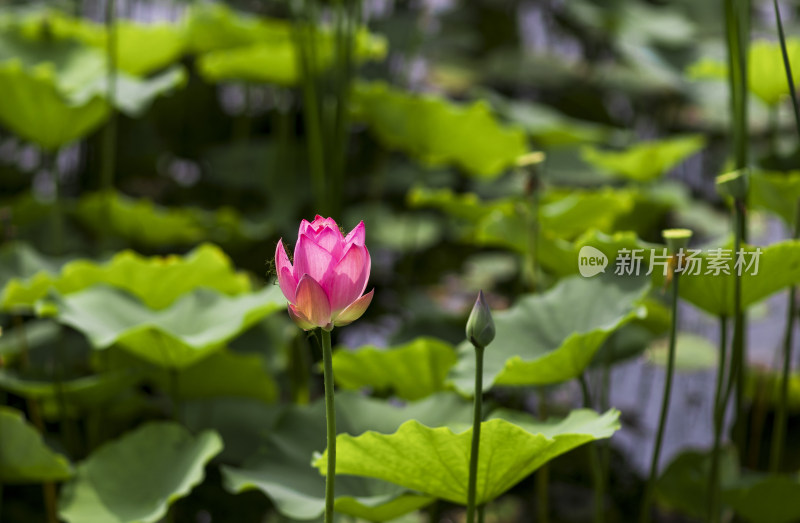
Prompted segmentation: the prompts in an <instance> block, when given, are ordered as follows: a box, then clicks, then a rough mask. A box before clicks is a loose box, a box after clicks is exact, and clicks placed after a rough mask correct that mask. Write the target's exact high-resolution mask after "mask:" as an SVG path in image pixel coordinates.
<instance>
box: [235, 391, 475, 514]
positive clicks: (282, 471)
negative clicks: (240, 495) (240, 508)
mask: <svg viewBox="0 0 800 523" xmlns="http://www.w3.org/2000/svg"><path fill="white" fill-rule="evenodd" d="M470 410H471V408H470V405H469V404H468V403H466V402H464V401H463V400H461V399H460V398H459V397H458V396H456V395H454V394H437V395H434V396H431V397H429V398H427V399H425V400H423V401H420V402H416V403H410V404H408V405H407V406H405V407H398V406H396V405H392V404H389V403H386V402H384V401H380V400H375V399H371V398H367V397H364V396H360V395H357V394H353V393H340V394H337V396H336V423H337V430H338V432H339V433H340V434H342V433H347V434H351V435H358V434H361V433H363V432H365V431H367V430H378V431H382V432H391V431H394V430H396V429H397V427H398V426H400V424H401V423H403V422H404V421H406V420H409V419H419V420H422V421H423V422H425V423H429V424H434V423H438V424H454V425H458V426H466V425H467V424H468V423H469V419H470ZM325 445H326V443H325V411H324V404H323V403H322V402H321V401H319V402H316V403H315V404H313V405H310V406H293V407H290V408H288V409H287V411H286V412H285V413H284V414H283V415H282V416H281V417H280V418H279V419H278V421H277V423H276V424H275V426H274V427H273V429H272V432H271V433H270V435H269V437H268V438H267V440H266V444H265V445H264V446H263V450H262V452H261V453H259V454H258V455H256V456H254V457H253V458H252V459H251V460H249V461H248V462H247V463H245V465H244V466H243V467H242V468H236V469H234V468H223V475H224V477H225V484H226V486H227V488H228V490H231V491H233V492H242V491H245V490H251V489H259V490H261V491H262V492H264V493H265V494H266V495H267V496H269V497H270V498H271V499H272V500H273V502H274V503H275V505H276V507H277V509H278V510H279V511H280V512H281V513H282V514H284V515H286V516H288V517H291V518H294V519H300V520H307V519H314V518H317V517H319V516H320V515H321V514H322V513H323V510H324V506H325V478H324V477H323V476H321V475H320V474H319V472H318V471H317V470H316V469H315V468H314V467H313V466H312V465H311V460H312V456H313V455H314V454H315V453H317V452H321V451H323V450H324V449H325ZM336 492H337V498H336V502H335V503H336V510H337V512H341V513H343V514H348V515H352V516H357V517H362V518H364V519H366V520H368V521H386V520H389V519H393V518H395V517H398V516H400V515H402V514H404V513H407V512H410V511H412V510H415V509H417V508H419V507H422V506H424V505H427V504H429V503H430V502H432V501H433V498H431V497H430V496H426V495H420V494H417V493H414V492H409V491H407V490H406V489H403V488H400V487H396V486H394V485H391V484H388V483H385V482H382V481H378V480H370V479H365V478H356V477H348V476H337V479H336Z"/></svg>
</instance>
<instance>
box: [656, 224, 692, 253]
mask: <svg viewBox="0 0 800 523" xmlns="http://www.w3.org/2000/svg"><path fill="white" fill-rule="evenodd" d="M661 234H662V236H663V237H664V240H665V241H666V242H667V247H668V248H669V250H670V252H678V251H680V250H681V249H685V248H686V247H688V246H689V240H690V239H691V238H692V231H691V230H690V229H666V230H664V232H663V233H661Z"/></svg>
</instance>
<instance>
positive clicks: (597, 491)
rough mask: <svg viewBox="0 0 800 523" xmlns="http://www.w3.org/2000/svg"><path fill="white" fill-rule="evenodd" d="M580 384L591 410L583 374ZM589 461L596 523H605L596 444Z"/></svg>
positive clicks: (584, 405)
mask: <svg viewBox="0 0 800 523" xmlns="http://www.w3.org/2000/svg"><path fill="white" fill-rule="evenodd" d="M578 382H579V383H580V384H581V394H582V395H583V407H584V408H586V409H591V408H592V396H591V394H590V393H589V384H588V383H587V382H586V376H585V375H584V374H581V375H580V376H579V377H578ZM589 460H590V463H591V467H592V481H593V482H594V521H595V523H603V521H605V508H606V507H605V496H606V493H605V481H604V479H605V478H604V477H603V468H602V466H601V463H600V452H599V451H598V448H597V443H596V442H592V443H590V444H589Z"/></svg>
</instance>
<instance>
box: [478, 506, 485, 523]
mask: <svg viewBox="0 0 800 523" xmlns="http://www.w3.org/2000/svg"><path fill="white" fill-rule="evenodd" d="M485 520H486V505H485V504H484V505H481V506H480V507H478V523H483V522H484V521H485Z"/></svg>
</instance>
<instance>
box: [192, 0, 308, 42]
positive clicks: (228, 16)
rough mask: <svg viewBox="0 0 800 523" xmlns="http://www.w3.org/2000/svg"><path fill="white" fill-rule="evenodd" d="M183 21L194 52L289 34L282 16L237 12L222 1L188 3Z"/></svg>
mask: <svg viewBox="0 0 800 523" xmlns="http://www.w3.org/2000/svg"><path fill="white" fill-rule="evenodd" d="M187 23H188V39H189V42H188V45H189V49H190V50H191V51H192V52H195V53H198V54H201V53H206V52H209V51H214V50H217V49H230V48H233V47H243V46H249V45H253V44H256V43H258V42H272V41H285V40H289V39H291V37H292V26H291V24H290V23H289V22H287V21H285V20H277V19H273V18H261V17H256V16H252V15H248V14H245V13H241V12H237V11H234V10H233V9H231V8H230V7H228V6H227V5H225V4H223V3H202V4H192V6H191V8H190V10H189V14H188V16H187Z"/></svg>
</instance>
